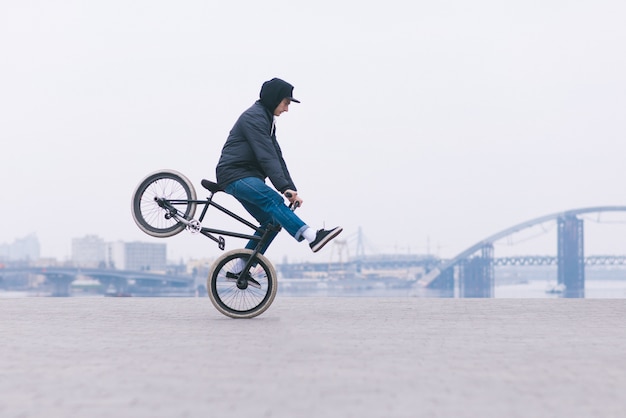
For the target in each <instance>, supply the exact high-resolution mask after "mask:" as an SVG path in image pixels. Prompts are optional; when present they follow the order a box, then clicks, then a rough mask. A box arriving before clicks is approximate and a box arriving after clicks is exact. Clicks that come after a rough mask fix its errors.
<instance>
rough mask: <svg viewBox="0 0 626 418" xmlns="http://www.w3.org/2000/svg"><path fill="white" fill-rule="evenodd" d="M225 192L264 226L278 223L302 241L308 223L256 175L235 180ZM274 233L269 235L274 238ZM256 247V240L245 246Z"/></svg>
mask: <svg viewBox="0 0 626 418" xmlns="http://www.w3.org/2000/svg"><path fill="white" fill-rule="evenodd" d="M225 191H226V193H228V194H230V195H233V196H234V197H235V198H236V199H237V200H239V201H240V202H241V203H242V205H243V206H244V208H245V209H246V210H247V211H248V212H249V213H250V214H251V215H252V216H253V217H254V218H255V219H256V220H257V221H259V223H260V224H261V227H265V226H267V225H268V224H270V223H273V224H279V225H280V226H282V227H283V228H284V229H285V230H286V231H287V232H288V233H289V235H291V236H292V237H294V238H295V239H296V240H298V241H302V239H303V236H302V233H303V232H304V231H305V230H306V229H307V228H308V225H307V224H305V223H304V221H302V219H300V218H299V217H298V216H297V215H296V214H295V213H294V212H293V211H292V210H291V209H289V208H288V207H287V205H285V201H284V199H283V197H282V196H281V195H280V194H278V193H277V192H276V191H275V190H274V189H272V188H271V187H269V186H268V185H267V184H265V182H264V181H263V180H261V179H259V178H256V177H246V178H243V179H240V180H235V181H234V182H232V183H230V184H229V185H228V186H226V188H225ZM275 236H276V233H274V235H273V236H271V237H270V238H271V239H274V238H275ZM271 239H270V240H269V241H268V242H267V243H266V245H265V246H264V248H263V249H262V252H264V251H265V250H266V249H267V246H268V245H269V243H270V242H271ZM250 247H251V248H252V249H253V248H254V247H256V242H255V241H251V242H249V243H248V246H247V247H246V248H250Z"/></svg>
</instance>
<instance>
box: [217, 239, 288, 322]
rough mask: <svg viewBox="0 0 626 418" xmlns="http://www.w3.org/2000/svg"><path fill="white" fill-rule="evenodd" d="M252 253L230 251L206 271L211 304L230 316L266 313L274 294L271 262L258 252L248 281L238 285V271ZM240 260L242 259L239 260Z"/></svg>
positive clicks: (241, 316) (275, 284) (248, 251)
mask: <svg viewBox="0 0 626 418" xmlns="http://www.w3.org/2000/svg"><path fill="white" fill-rule="evenodd" d="M251 255H252V250H246V249H238V250H232V251H229V252H227V253H225V254H223V255H222V256H221V257H219V258H218V259H217V260H216V261H215V263H213V266H212V267H211V270H210V272H209V278H208V281H207V290H208V293H209V297H210V298H211V302H212V303H213V306H215V308H216V309H217V310H218V311H220V312H221V313H222V314H224V315H226V316H229V317H231V318H253V317H255V316H258V315H260V314H262V313H263V312H265V311H266V310H267V309H268V308H269V307H270V305H271V304H272V302H273V301H274V298H275V297H276V291H277V289H278V283H277V281H276V271H275V270H274V266H273V265H272V263H270V261H269V260H268V259H267V258H266V257H265V256H263V255H261V254H257V255H256V261H255V265H253V266H252V267H251V268H250V273H249V275H250V278H251V279H252V280H250V281H249V282H248V285H247V287H245V288H244V289H242V288H240V287H239V286H238V285H237V278H238V277H239V273H240V272H238V271H235V270H238V269H240V268H241V267H240V266H242V265H244V264H245V263H246V261H247V260H248V259H249V258H250V256H251ZM239 260H241V261H239Z"/></svg>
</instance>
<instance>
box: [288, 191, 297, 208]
mask: <svg viewBox="0 0 626 418" xmlns="http://www.w3.org/2000/svg"><path fill="white" fill-rule="evenodd" d="M292 196H293V195H292V194H291V193H289V192H287V193H285V197H287V199H289V198H291V197H292ZM298 206H300V203H298V202H293V203H290V204H289V209H291V210H296V209H298Z"/></svg>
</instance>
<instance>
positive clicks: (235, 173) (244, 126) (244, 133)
mask: <svg viewBox="0 0 626 418" xmlns="http://www.w3.org/2000/svg"><path fill="white" fill-rule="evenodd" d="M281 81H282V80H281ZM292 89H293V87H292ZM277 95H278V96H280V95H281V93H280V92H277V93H276V94H274V95H270V97H271V99H270V101H269V102H268V105H269V106H273V108H272V109H271V110H270V109H269V108H268V107H267V106H266V105H265V104H264V103H263V101H264V100H263V99H264V98H266V96H264V94H263V90H262V94H261V99H260V100H258V101H257V102H255V103H254V104H253V105H252V106H251V107H250V108H249V109H248V110H246V111H245V112H243V113H242V114H241V116H240V117H239V119H238V120H237V122H235V125H234V126H233V128H232V129H231V131H230V134H229V135H228V139H227V140H226V143H225V144H224V147H223V148H222V155H221V157H220V160H219V162H218V164H217V168H216V170H215V172H216V176H217V183H218V185H219V186H220V187H221V188H222V189H223V188H225V187H226V186H227V185H228V184H230V183H232V182H233V181H235V180H239V179H242V178H244V177H257V178H260V179H261V180H264V181H265V179H266V178H267V177H269V179H270V181H271V182H272V184H273V185H274V188H276V190H278V191H279V192H281V193H284V192H285V190H287V189H291V190H294V191H296V190H297V189H296V186H295V185H294V183H293V180H292V179H291V175H290V174H289V170H287V165H286V164H285V160H284V159H283V154H282V151H281V150H280V146H279V145H278V142H277V141H276V131H275V129H274V126H273V125H274V124H273V122H274V114H273V111H274V109H275V108H276V106H278V104H279V103H280V101H281V100H282V99H283V98H284V97H281V98H280V99H278V98H277ZM285 97H290V96H285Z"/></svg>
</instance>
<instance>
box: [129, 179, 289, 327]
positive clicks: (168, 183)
mask: <svg viewBox="0 0 626 418" xmlns="http://www.w3.org/2000/svg"><path fill="white" fill-rule="evenodd" d="M201 184H202V186H203V187H204V188H205V189H207V190H208V191H209V194H208V197H207V198H206V199H205V200H199V199H197V197H196V190H195V189H194V187H193V184H192V183H191V182H190V181H189V179H188V178H187V177H185V176H184V175H183V174H181V173H179V172H178V171H174V170H160V171H156V172H154V173H151V174H149V175H148V176H146V177H145V178H144V179H143V180H142V181H141V182H140V183H139V185H138V186H137V188H136V189H135V191H134V193H133V198H132V214H133V219H134V220H135V223H136V224H137V226H138V227H139V229H141V230H142V231H143V232H145V233H146V234H148V235H151V236H153V237H158V238H166V237H171V236H173V235H176V234H178V233H180V232H182V231H183V230H185V229H187V230H188V231H190V232H191V233H193V234H197V233H200V234H202V235H204V236H206V237H208V238H210V239H211V240H213V241H215V242H216V243H217V245H218V247H219V249H220V250H224V248H225V245H226V242H225V239H224V236H229V237H235V238H242V239H246V240H254V241H256V243H257V245H256V247H255V249H254V250H249V249H243V248H242V249H236V250H231V251H227V252H226V253H224V254H223V255H221V256H220V257H218V258H217V260H215V262H214V263H213V265H212V266H211V268H210V270H209V277H208V279H207V292H208V294H209V298H210V299H211V302H212V303H213V305H214V306H215V308H216V309H217V310H218V311H219V312H221V313H222V314H224V315H226V316H229V317H231V318H253V317H255V316H258V315H260V314H262V313H263V312H265V311H266V310H267V309H268V308H269V307H270V305H271V304H272V302H273V301H274V298H275V297H276V291H277V288H278V283H277V280H276V270H275V269H274V266H273V265H272V263H271V262H270V261H269V260H268V259H267V258H266V257H265V256H264V255H263V254H261V252H260V249H261V248H262V247H263V246H264V245H265V243H266V242H267V240H268V239H269V238H270V236H271V233H272V232H275V231H279V230H280V229H281V227H280V225H270V226H269V227H267V228H265V229H263V228H261V227H259V226H256V225H254V224H252V223H251V222H248V221H247V220H246V219H244V218H242V217H241V216H239V215H237V214H235V213H233V212H231V211H230V210H228V209H226V208H224V207H223V206H221V205H219V204H218V203H216V202H214V201H213V196H214V195H215V194H217V193H218V192H220V191H221V189H220V188H219V186H218V185H217V184H216V183H214V182H211V181H209V180H202V182H201ZM211 206H213V207H215V208H216V209H218V210H219V211H220V212H222V213H224V214H226V215H228V216H230V217H231V218H233V219H236V220H237V221H239V222H240V223H242V224H244V225H246V226H247V227H249V228H251V229H252V231H253V233H256V234H255V235H252V234H251V233H242V232H237V231H227V230H221V229H215V228H208V227H204V226H202V221H203V220H204V218H205V216H206V214H207V210H208V209H209V207H211ZM198 207H201V208H202V212H201V213H200V216H199V218H198V219H195V218H194V216H195V214H196V209H197V208H198ZM291 209H292V210H295V209H296V206H292V207H291ZM242 266H243V268H242Z"/></svg>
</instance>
